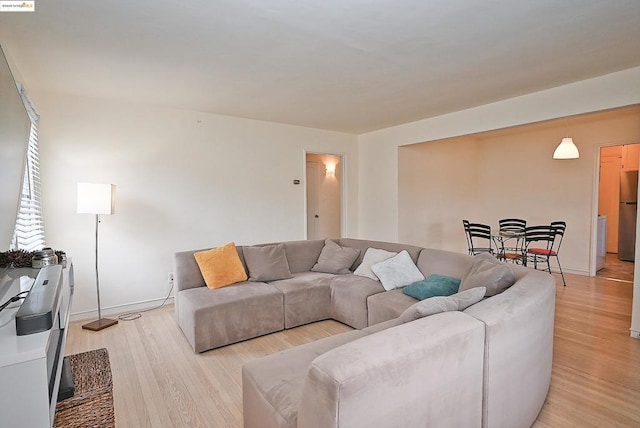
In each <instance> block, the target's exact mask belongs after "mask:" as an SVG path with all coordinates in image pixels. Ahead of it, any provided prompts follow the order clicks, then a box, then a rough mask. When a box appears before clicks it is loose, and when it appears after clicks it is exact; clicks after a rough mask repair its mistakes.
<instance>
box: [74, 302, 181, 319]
mask: <svg viewBox="0 0 640 428" xmlns="http://www.w3.org/2000/svg"><path fill="white" fill-rule="evenodd" d="M164 300H165V298H164V297H161V298H159V299H151V300H144V301H142V302H136V303H128V304H126V305H118V306H111V307H108V308H102V311H101V312H102V315H103V316H104V315H111V316H113V315H118V314H123V313H127V312H135V311H140V310H143V309H152V308H155V307H158V306H160V305H161V304H162V302H164ZM169 304H173V296H171V297H169V298H168V299H167V301H166V303H165V305H169ZM97 317H98V309H97V308H96V309H95V310H92V311H82V312H72V313H71V315H69V319H70V320H71V321H83V320H87V319H91V318H97Z"/></svg>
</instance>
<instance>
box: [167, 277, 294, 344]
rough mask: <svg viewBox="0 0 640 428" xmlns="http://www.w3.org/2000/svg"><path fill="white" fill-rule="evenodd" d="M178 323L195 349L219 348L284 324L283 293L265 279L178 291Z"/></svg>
mask: <svg viewBox="0 0 640 428" xmlns="http://www.w3.org/2000/svg"><path fill="white" fill-rule="evenodd" d="M176 305H178V306H179V308H178V310H176V314H177V316H178V324H179V325H180V327H181V328H182V331H183V332H184V335H185V336H186V337H187V340H188V341H189V343H190V344H191V346H192V347H193V349H194V351H195V352H202V351H206V350H208V349H213V348H218V347H220V346H225V345H229V344H231V343H235V342H240V341H241V340H246V339H251V338H253V337H257V336H262V335H263V334H268V333H273V332H275V331H280V330H282V329H283V328H284V309H283V304H282V293H281V292H280V290H278V289H276V288H274V287H271V286H270V285H269V284H265V283H263V282H248V281H245V282H240V283H237V284H233V285H230V286H228V287H224V288H219V289H217V290H210V289H208V288H207V287H198V288H189V289H187V290H182V291H179V292H178V293H177V295H176Z"/></svg>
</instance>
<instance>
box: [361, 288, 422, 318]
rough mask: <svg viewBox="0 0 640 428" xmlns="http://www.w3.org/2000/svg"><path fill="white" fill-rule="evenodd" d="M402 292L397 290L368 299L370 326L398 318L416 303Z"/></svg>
mask: <svg viewBox="0 0 640 428" xmlns="http://www.w3.org/2000/svg"><path fill="white" fill-rule="evenodd" d="M402 290H403V289H402V288H397V289H395V290H391V291H385V292H384V293H378V294H374V295H372V296H369V297H367V320H368V323H369V325H370V326H371V325H375V324H378V323H381V322H384V321H387V320H390V319H393V318H398V317H399V316H400V314H401V313H402V312H403V311H404V310H405V309H407V308H408V307H409V306H411V305H413V304H414V303H416V299H414V298H413V297H410V296H407V295H406V294H404V293H403V292H402Z"/></svg>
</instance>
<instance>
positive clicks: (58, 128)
mask: <svg viewBox="0 0 640 428" xmlns="http://www.w3.org/2000/svg"><path fill="white" fill-rule="evenodd" d="M34 100H35V102H36V104H37V106H38V108H39V110H40V113H41V115H42V121H41V123H40V136H39V138H40V150H41V158H42V180H43V193H44V197H43V203H44V215H45V221H46V229H47V243H48V244H49V245H51V246H53V247H54V248H58V249H63V250H65V251H67V253H68V254H69V256H71V257H72V258H73V260H74V265H75V272H76V285H77V288H76V290H77V292H76V294H75V301H74V305H73V312H74V313H76V315H77V314H78V313H81V314H82V313H84V312H86V311H91V310H94V309H95V308H96V302H95V280H94V267H93V266H94V265H93V263H94V257H93V251H94V241H93V236H94V221H95V218H94V217H93V216H91V215H86V214H76V212H75V207H76V183H77V182H83V181H86V182H98V183H113V184H116V185H117V197H116V214H115V215H113V216H103V217H102V223H101V226H100V234H101V235H100V251H101V255H100V284H101V287H100V288H101V298H102V306H103V308H111V307H121V306H122V305H127V304H133V303H138V302H146V301H150V300H157V299H161V298H162V297H163V296H165V295H166V294H167V292H168V280H167V276H168V273H169V272H170V271H171V270H172V267H171V256H172V253H173V252H175V251H180V250H187V249H195V248H208V247H211V246H217V245H220V244H224V243H226V242H228V241H235V242H236V243H237V244H239V245H242V244H252V243H261V242H269V241H284V240H295V239H304V237H305V230H304V222H305V219H304V215H305V200H304V185H305V184H304V177H303V172H304V165H305V156H304V153H305V150H306V151H323V152H325V151H330V152H334V153H340V154H344V155H346V156H348V157H349V159H352V160H356V161H355V162H352V163H350V165H349V171H348V172H347V174H348V177H349V180H348V183H349V187H348V188H347V190H346V192H347V196H346V198H345V200H346V203H347V205H348V207H349V209H347V210H346V211H347V214H348V217H347V221H346V224H347V234H352V235H355V234H356V233H357V224H358V219H357V209H356V208H355V207H357V201H358V200H357V186H358V180H357V177H358V171H357V139H356V136H353V135H349V134H344V133H338V132H329V131H322V130H316V129H310V128H303V127H296V126H290V125H282V124H276V123H269V122H262V121H255V120H248V119H240V118H233V117H225V116H218V115H213V114H204V113H197V112H190V111H179V110H167V109H154V108H148V107H140V106H133V105H123V104H120V103H111V102H107V101H102V100H95V99H88V98H82V97H77V96H63V95H58V94H55V95H54V94H46V93H45V94H37V96H34ZM294 179H300V180H301V181H302V184H300V185H293V183H292V182H293V180H294ZM120 309H122V308H120ZM106 312H109V311H106ZM85 315H91V314H85Z"/></svg>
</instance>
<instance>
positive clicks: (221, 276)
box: [193, 242, 247, 288]
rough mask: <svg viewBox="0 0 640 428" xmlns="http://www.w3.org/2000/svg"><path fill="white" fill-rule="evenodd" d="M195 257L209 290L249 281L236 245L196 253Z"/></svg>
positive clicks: (229, 244) (231, 243) (230, 244)
mask: <svg viewBox="0 0 640 428" xmlns="http://www.w3.org/2000/svg"><path fill="white" fill-rule="evenodd" d="M193 256H194V257H195V259H196V262H197V263H198V267H199V268H200V272H202V277H203V278H204V282H205V284H207V287H209V288H220V287H226V286H227V285H231V284H235V283H236V282H240V281H246V280H247V273H246V272H245V270H244V266H243V265H242V262H241V261H240V257H239V256H238V250H237V249H236V244H235V243H233V242H229V243H228V244H225V245H223V246H222V247H218V248H212V249H210V250H207V251H200V252H197V253H194V254H193Z"/></svg>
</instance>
